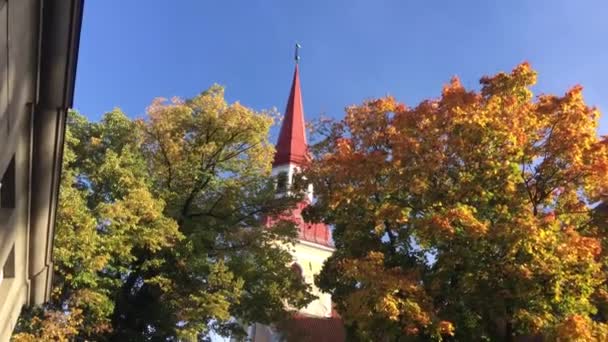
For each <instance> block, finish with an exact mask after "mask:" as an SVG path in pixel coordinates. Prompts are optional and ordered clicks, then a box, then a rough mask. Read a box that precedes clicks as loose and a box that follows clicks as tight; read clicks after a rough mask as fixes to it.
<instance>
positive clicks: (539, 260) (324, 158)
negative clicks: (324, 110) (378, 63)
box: [306, 63, 608, 341]
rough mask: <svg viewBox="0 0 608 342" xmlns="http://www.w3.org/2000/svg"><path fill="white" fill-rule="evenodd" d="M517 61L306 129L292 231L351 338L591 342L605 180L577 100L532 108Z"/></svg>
mask: <svg viewBox="0 0 608 342" xmlns="http://www.w3.org/2000/svg"><path fill="white" fill-rule="evenodd" d="M535 82H536V73H535V72H534V71H533V70H532V69H531V68H530V66H529V65H528V64H526V63H524V64H521V65H519V66H517V67H516V68H515V69H514V70H513V71H512V72H511V73H499V74H496V75H494V76H491V77H484V78H482V79H481V82H480V83H481V89H480V91H474V90H467V89H465V88H464V87H463V86H462V85H461V83H460V82H459V80H458V79H457V78H454V79H452V81H451V82H450V83H449V84H448V85H446V86H445V87H444V88H443V91H442V93H441V96H440V97H439V98H436V99H430V100H425V101H423V102H421V103H420V104H419V105H417V106H416V107H413V108H408V107H406V106H405V105H403V104H401V103H399V102H397V101H396V100H395V99H394V98H392V97H385V98H380V99H376V100H369V101H365V102H364V103H362V104H361V105H358V106H351V107H348V108H347V109H346V116H345V118H344V119H343V120H340V121H337V122H330V123H328V124H325V125H322V127H321V128H322V129H321V130H320V132H321V133H323V134H324V137H323V139H321V141H320V142H319V143H318V144H317V145H316V146H315V147H314V152H315V160H314V162H313V163H312V165H310V167H309V168H308V170H307V172H306V178H307V181H312V183H313V184H314V186H315V192H316V194H317V197H318V200H317V202H316V203H315V204H314V205H313V206H312V207H310V208H309V210H308V211H307V212H306V215H307V217H308V219H310V220H318V221H324V222H326V223H328V224H331V225H333V227H334V228H335V230H334V240H335V244H336V248H337V251H336V252H335V253H334V255H333V256H332V257H331V258H330V259H329V260H328V261H327V262H326V264H325V266H324V269H323V271H322V273H321V275H320V277H319V278H318V279H317V283H318V285H319V286H320V287H321V288H322V289H323V290H325V291H328V292H330V293H331V294H332V296H333V297H332V299H333V300H334V301H335V302H336V305H337V308H338V311H339V312H340V314H341V315H342V317H343V318H344V320H345V322H346V324H347V326H348V327H349V329H350V331H351V333H353V336H352V337H351V338H352V340H355V339H359V340H362V341H389V340H390V341H396V340H431V339H436V340H441V339H446V340H459V341H472V340H492V341H494V340H505V341H509V340H514V339H516V338H517V337H518V336H519V337H521V336H533V335H543V336H545V337H549V336H552V338H553V339H560V338H562V339H563V340H568V341H573V340H580V341H605V340H606V339H607V338H608V335H607V334H608V329H607V327H608V326H607V325H606V324H605V319H606V315H605V313H606V310H605V308H606V299H608V297H607V294H608V292H606V284H605V282H606V277H607V274H606V261H607V260H608V259H607V258H606V255H607V252H606V251H607V250H606V247H607V246H606V244H607V242H608V240H607V239H606V236H605V234H606V229H607V228H608V227H607V225H606V216H603V218H602V217H600V216H598V212H597V211H596V210H594V209H593V208H594V206H595V204H596V203H597V202H598V201H602V200H603V199H604V198H603V197H602V196H603V195H605V194H606V192H605V191H606V185H607V182H608V172H607V171H608V168H607V167H608V150H607V145H606V140H604V139H601V138H598V136H597V134H596V127H597V123H598V117H599V112H598V111H597V110H596V109H595V108H591V107H589V106H587V105H586V104H585V102H584V100H583V96H582V88H581V87H580V86H575V87H573V88H571V89H569V90H568V91H567V92H566V93H565V94H564V95H562V96H554V95H539V96H536V97H534V96H533V94H532V92H531V90H530V87H531V86H532V85H534V83H535Z"/></svg>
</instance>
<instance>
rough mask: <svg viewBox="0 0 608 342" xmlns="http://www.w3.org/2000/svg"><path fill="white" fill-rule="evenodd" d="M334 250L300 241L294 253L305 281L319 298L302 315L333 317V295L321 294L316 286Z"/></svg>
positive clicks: (302, 311) (301, 311)
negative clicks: (316, 281)
mask: <svg viewBox="0 0 608 342" xmlns="http://www.w3.org/2000/svg"><path fill="white" fill-rule="evenodd" d="M333 251H334V250H333V249H332V248H330V247H326V246H323V245H318V244H316V243H311V242H307V241H300V242H299V243H297V244H296V245H295V247H294V249H293V251H292V254H293V257H294V261H295V263H297V264H298V266H299V267H300V268H301V269H302V275H303V277H304V281H305V282H306V283H308V284H310V285H312V293H313V294H314V295H315V296H317V297H318V299H315V300H314V301H313V302H311V303H310V304H308V306H307V307H305V308H303V309H301V310H300V313H302V314H305V315H309V316H314V317H331V313H332V307H331V295H329V294H327V293H324V292H321V291H320V290H319V289H318V288H317V287H316V286H315V283H314V281H315V276H316V275H318V274H319V273H320V272H321V269H322V268H323V263H324V262H325V260H326V259H327V258H329V257H330V256H331V254H332V253H333Z"/></svg>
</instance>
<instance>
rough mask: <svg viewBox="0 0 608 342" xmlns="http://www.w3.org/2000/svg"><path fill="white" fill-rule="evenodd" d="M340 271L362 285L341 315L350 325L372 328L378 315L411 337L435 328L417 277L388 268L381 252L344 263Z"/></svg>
mask: <svg viewBox="0 0 608 342" xmlns="http://www.w3.org/2000/svg"><path fill="white" fill-rule="evenodd" d="M339 269H340V270H341V271H342V272H343V273H344V275H345V276H346V277H347V278H349V279H351V280H353V281H356V282H357V284H359V285H358V286H357V290H356V291H355V292H353V293H352V294H350V295H349V297H348V298H347V299H346V303H345V304H346V305H347V309H346V311H345V312H343V313H341V314H342V316H343V318H344V319H346V320H347V321H349V322H353V321H356V322H357V324H358V325H361V326H363V327H365V326H366V325H367V324H370V322H369V321H370V316H376V315H379V316H381V317H384V318H386V319H387V320H390V321H392V322H394V323H395V324H397V325H398V326H399V327H401V329H402V330H403V331H405V332H406V333H410V334H417V333H418V332H420V331H422V330H425V329H427V328H429V326H430V325H431V324H432V321H433V311H432V305H431V303H430V301H429V298H428V297H427V295H426V293H425V291H424V289H423V287H422V286H421V283H420V279H419V278H418V275H417V274H416V273H405V272H404V271H402V270H400V269H398V268H386V267H385V266H384V255H383V254H382V253H380V252H369V253H368V254H367V256H366V257H365V258H363V259H348V260H343V261H342V262H341V263H340V267H339ZM379 274H381V275H382V276H381V277H378V275H379ZM444 325H445V324H444Z"/></svg>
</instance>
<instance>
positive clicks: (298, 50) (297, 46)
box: [295, 43, 302, 64]
mask: <svg viewBox="0 0 608 342" xmlns="http://www.w3.org/2000/svg"><path fill="white" fill-rule="evenodd" d="M301 48H302V45H300V44H299V43H296V58H295V60H296V64H297V63H298V62H299V61H300V49H301Z"/></svg>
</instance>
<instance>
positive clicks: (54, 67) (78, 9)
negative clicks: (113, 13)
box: [0, 0, 83, 342]
mask: <svg viewBox="0 0 608 342" xmlns="http://www.w3.org/2000/svg"><path fill="white" fill-rule="evenodd" d="M82 5H83V2H82V0H44V1H41V0H0V182H1V185H0V342H2V341H8V340H9V339H10V336H11V334H12V331H13V328H14V326H15V323H16V322H17V319H18V317H19V314H20V312H21V309H22V307H23V306H24V305H28V304H42V303H43V302H44V301H45V300H47V299H48V297H49V295H50V290H51V288H50V287H51V277H52V257H51V253H52V241H53V224H54V218H55V210H56V209H55V208H56V207H55V206H56V200H57V192H58V189H59V177H60V170H61V156H62V150H63V135H64V127H65V116H66V113H67V109H68V107H70V106H71V103H72V93H73V89H74V74H75V65H76V56H77V50H78V40H79V33H80V22H81V18H82Z"/></svg>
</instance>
